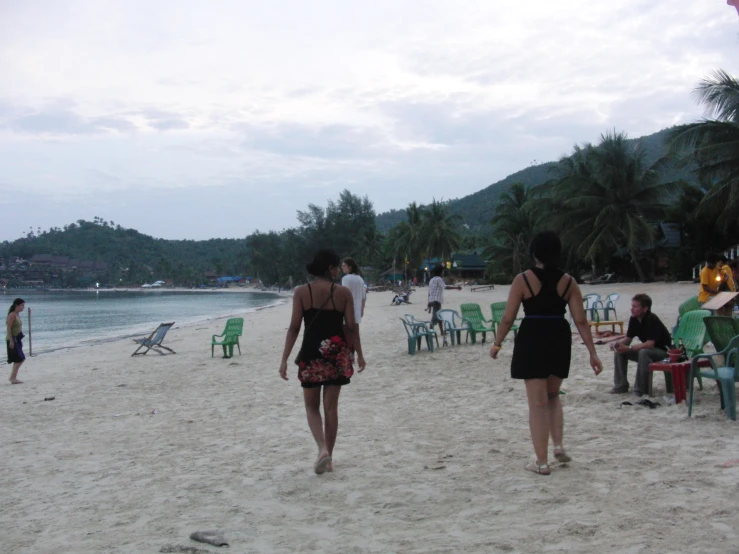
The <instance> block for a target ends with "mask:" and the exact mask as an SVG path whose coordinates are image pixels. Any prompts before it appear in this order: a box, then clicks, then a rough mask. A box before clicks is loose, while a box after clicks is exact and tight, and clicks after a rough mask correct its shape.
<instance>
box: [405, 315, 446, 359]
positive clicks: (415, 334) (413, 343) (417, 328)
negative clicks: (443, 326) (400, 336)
mask: <svg viewBox="0 0 739 554" xmlns="http://www.w3.org/2000/svg"><path fill="white" fill-rule="evenodd" d="M410 317H413V316H410ZM400 321H402V322H403V327H404V328H405V332H406V334H407V335H408V354H410V355H411V356H413V355H414V354H415V353H416V350H421V340H422V339H426V346H428V349H429V352H433V351H434V338H436V332H435V331H431V330H430V329H429V328H428V327H426V324H425V323H423V322H419V323H415V324H414V323H409V322H408V321H406V319H405V318H402V317H401V318H400ZM436 342H437V344H438V342H439V339H438V338H436Z"/></svg>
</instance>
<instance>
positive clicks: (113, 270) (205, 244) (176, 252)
mask: <svg viewBox="0 0 739 554" xmlns="http://www.w3.org/2000/svg"><path fill="white" fill-rule="evenodd" d="M245 246H246V240H245V239H210V240H200V241H195V240H165V239H155V238H153V237H151V236H149V235H145V234H143V233H139V232H138V231H136V230H135V229H124V228H123V227H121V226H120V225H114V224H112V223H108V222H106V221H104V220H102V219H100V218H95V221H92V222H91V221H84V220H79V221H77V222H76V223H72V224H69V225H65V226H64V228H63V229H59V228H52V229H49V230H48V231H43V232H41V231H40V232H38V233H33V232H30V233H28V234H27V236H25V237H23V238H20V239H18V240H15V241H12V242H9V241H5V242H3V243H2V244H0V259H1V260H13V259H16V258H21V259H24V260H30V259H31V258H32V257H33V256H34V255H43V254H46V255H50V256H68V257H69V258H74V259H77V260H86V261H89V262H103V263H104V264H105V265H106V266H107V267H106V269H105V271H102V272H100V271H98V272H93V273H96V274H97V275H98V276H99V278H100V279H104V280H105V281H106V282H107V281H111V282H115V283H117V282H119V280H123V281H124V282H125V281H137V280H138V281H140V282H144V281H148V280H149V279H150V276H151V274H152V273H153V274H156V275H157V276H160V277H166V278H170V277H177V278H179V279H181V282H193V283H195V282H198V281H199V280H200V278H201V276H202V274H203V273H204V272H206V271H208V270H215V271H217V272H218V273H220V274H232V273H233V272H235V271H239V270H242V269H243V268H244V267H245V265H246V264H245V263H244V259H245V257H244V249H245ZM7 277H8V276H7V275H4V274H3V272H2V271H0V278H7ZM41 278H42V279H43V280H44V281H45V282H47V283H48V282H49V280H50V276H49V275H44V276H42V277H41Z"/></svg>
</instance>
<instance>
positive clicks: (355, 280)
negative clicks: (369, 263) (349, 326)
mask: <svg viewBox="0 0 739 554" xmlns="http://www.w3.org/2000/svg"><path fill="white" fill-rule="evenodd" d="M341 271H343V272H344V276H343V277H342V278H341V284H342V285H343V286H345V287H346V288H348V289H349V290H350V291H352V298H354V320H355V322H356V324H357V325H359V324H360V323H361V321H362V318H363V317H364V306H365V304H366V303H367V289H366V288H365V286H364V279H362V276H361V275H359V266H358V265H357V262H355V261H354V259H353V258H344V261H343V262H342V263H341Z"/></svg>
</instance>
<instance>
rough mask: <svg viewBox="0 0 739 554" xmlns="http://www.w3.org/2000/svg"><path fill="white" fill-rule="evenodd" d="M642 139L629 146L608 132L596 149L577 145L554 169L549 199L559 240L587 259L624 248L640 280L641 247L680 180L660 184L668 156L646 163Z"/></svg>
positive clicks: (649, 239)
mask: <svg viewBox="0 0 739 554" xmlns="http://www.w3.org/2000/svg"><path fill="white" fill-rule="evenodd" d="M645 156H646V152H645V151H644V149H643V148H642V146H641V144H640V143H637V144H636V145H635V146H631V145H629V144H628V142H627V139H626V135H625V134H623V133H610V132H609V133H606V134H605V135H602V136H601V142H600V144H599V145H598V146H597V147H595V146H592V145H586V146H585V147H583V148H580V147H575V151H574V153H573V155H572V156H571V157H570V158H565V159H562V160H560V162H559V164H558V165H557V166H556V168H555V169H554V174H555V177H556V181H555V185H554V186H553V187H552V192H553V201H554V202H555V203H556V204H558V205H561V206H562V208H563V211H562V212H561V213H560V214H558V215H557V216H556V218H555V219H559V222H560V225H561V228H562V239H563V242H565V243H569V244H572V245H574V246H575V247H576V252H577V253H578V254H579V255H581V256H583V257H585V258H588V259H590V260H595V259H596V258H597V257H598V256H600V255H602V254H603V253H613V252H615V251H617V250H619V249H622V248H625V249H626V250H628V251H629V253H630V254H631V259H632V262H633V264H634V268H635V269H636V272H637V274H638V275H639V279H640V280H642V281H646V280H647V276H646V274H645V272H644V269H643V268H642V266H641V264H640V263H639V256H638V251H639V248H640V247H641V246H644V245H647V244H650V243H651V242H652V241H653V239H654V232H655V228H654V223H656V222H657V221H659V219H661V218H662V217H664V215H665V213H666V212H667V209H668V207H669V204H668V203H667V201H668V200H669V198H670V196H671V195H672V194H674V193H676V192H678V191H679V190H680V188H681V186H682V185H681V183H677V182H670V183H661V182H660V175H661V173H662V171H663V170H664V168H665V166H666V164H667V162H668V160H667V159H666V158H662V159H660V160H658V161H657V162H655V163H654V164H653V165H652V166H649V167H647V166H646V162H645Z"/></svg>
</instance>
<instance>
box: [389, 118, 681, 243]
mask: <svg viewBox="0 0 739 554" xmlns="http://www.w3.org/2000/svg"><path fill="white" fill-rule="evenodd" d="M670 130H671V129H662V130H661V131H658V132H656V133H654V134H651V135H647V136H644V137H639V138H636V139H631V140H630V142H634V143H636V142H641V143H642V144H643V145H644V148H645V150H646V153H647V164H652V163H654V162H655V161H657V160H658V159H659V158H660V157H662V156H664V155H665V153H666V146H665V139H666V137H667V134H668V133H669V132H670ZM555 165H556V162H547V163H543V164H539V165H533V166H531V167H527V168H526V169H522V170H520V171H517V172H516V173H513V174H511V175H509V176H508V177H506V178H505V179H502V180H500V181H498V182H497V183H493V184H492V185H490V186H488V187H486V188H484V189H482V190H480V191H478V192H475V193H473V194H470V195H468V196H465V197H463V198H458V199H456V200H450V201H449V203H448V207H449V211H450V213H452V214H458V215H460V216H461V217H462V220H463V222H464V223H465V224H467V226H468V227H469V232H471V233H484V232H486V231H488V230H489V228H490V227H489V223H490V220H491V219H492V218H493V214H494V212H495V206H496V204H497V203H498V198H499V197H500V195H501V194H502V193H504V192H506V191H507V190H508V189H509V188H510V186H511V185H512V184H513V183H516V182H522V183H523V184H525V185H526V186H527V187H532V186H536V185H540V184H542V183H545V182H546V181H547V180H548V179H549V178H550V175H549V169H550V168H552V167H554V166H555ZM678 178H682V179H686V180H689V179H690V178H691V176H690V173H689V171H687V170H678V169H676V168H673V169H671V170H670V171H668V172H666V173H665V174H664V177H663V179H664V181H671V180H675V179H678ZM405 219H406V214H405V208H403V209H398V210H390V211H389V212H385V213H382V214H379V215H378V216H377V220H376V221H377V228H378V230H380V231H382V232H387V231H388V230H390V229H392V228H393V227H395V226H396V225H397V224H398V223H400V222H401V221H405Z"/></svg>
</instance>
